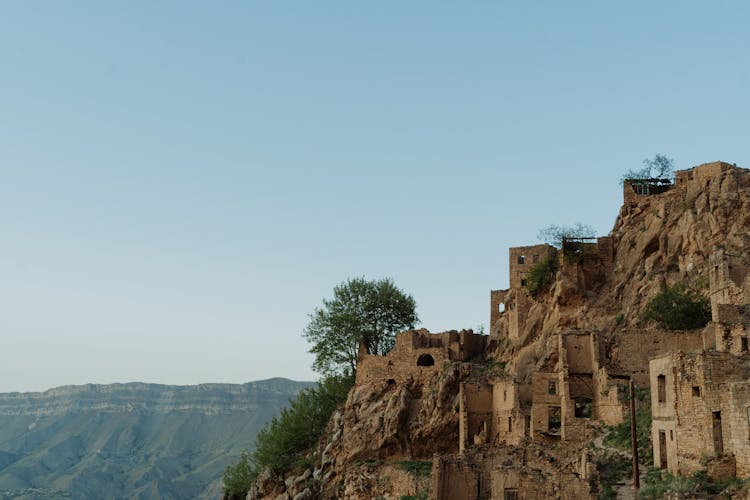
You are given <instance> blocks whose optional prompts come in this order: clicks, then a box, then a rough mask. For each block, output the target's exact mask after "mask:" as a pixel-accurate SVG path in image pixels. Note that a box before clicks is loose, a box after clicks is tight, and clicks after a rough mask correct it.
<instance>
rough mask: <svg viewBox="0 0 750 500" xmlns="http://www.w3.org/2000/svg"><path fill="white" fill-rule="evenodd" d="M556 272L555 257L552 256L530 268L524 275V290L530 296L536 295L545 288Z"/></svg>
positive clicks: (554, 255)
mask: <svg viewBox="0 0 750 500" xmlns="http://www.w3.org/2000/svg"><path fill="white" fill-rule="evenodd" d="M556 272H557V255H556V254H552V255H550V256H549V257H547V258H545V259H542V260H541V261H539V263H537V264H534V265H533V266H531V268H530V269H529V271H528V272H527V273H526V288H527V289H528V290H529V293H530V294H531V295H537V294H538V293H539V292H540V291H542V290H543V289H544V288H545V287H547V286H548V285H549V284H550V283H552V280H553V279H554V277H555V273H556Z"/></svg>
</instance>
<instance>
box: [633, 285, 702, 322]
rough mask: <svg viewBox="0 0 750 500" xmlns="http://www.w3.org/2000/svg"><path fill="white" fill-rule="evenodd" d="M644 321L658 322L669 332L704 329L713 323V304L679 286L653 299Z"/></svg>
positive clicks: (644, 315)
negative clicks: (709, 323) (710, 322)
mask: <svg viewBox="0 0 750 500" xmlns="http://www.w3.org/2000/svg"><path fill="white" fill-rule="evenodd" d="M643 319H646V320H652V321H656V322H657V323H659V324H660V325H661V326H662V327H664V328H667V329H669V330H693V329H696V328H703V327H704V326H706V324H707V323H708V322H709V321H711V302H710V301H709V300H708V299H707V298H706V297H704V296H703V295H701V294H700V293H699V292H696V291H695V290H691V289H689V288H687V287H686V286H685V285H682V284H677V285H675V286H673V287H667V288H665V289H664V290H663V291H661V292H659V294H658V295H656V297H654V298H653V299H651V301H650V302H649V303H648V306H646V310H645V312H644V314H643Z"/></svg>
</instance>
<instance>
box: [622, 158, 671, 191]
mask: <svg viewBox="0 0 750 500" xmlns="http://www.w3.org/2000/svg"><path fill="white" fill-rule="evenodd" d="M673 175H674V160H673V159H672V158H669V157H667V156H665V155H662V154H657V155H655V156H654V157H653V159H651V160H649V159H648V158H646V159H645V160H643V168H641V169H640V170H633V169H631V170H628V171H627V172H625V173H624V174H623V175H622V177H621V178H620V184H622V183H623V182H625V181H628V180H637V179H664V178H670V177H672V176H673Z"/></svg>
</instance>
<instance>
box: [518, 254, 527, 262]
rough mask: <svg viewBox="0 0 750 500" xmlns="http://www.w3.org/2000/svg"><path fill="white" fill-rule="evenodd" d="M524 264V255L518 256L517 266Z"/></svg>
mask: <svg viewBox="0 0 750 500" xmlns="http://www.w3.org/2000/svg"><path fill="white" fill-rule="evenodd" d="M525 262H526V256H524V255H519V256H518V263H519V264H523V263H525Z"/></svg>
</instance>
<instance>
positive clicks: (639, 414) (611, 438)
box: [604, 388, 654, 464]
mask: <svg viewBox="0 0 750 500" xmlns="http://www.w3.org/2000/svg"><path fill="white" fill-rule="evenodd" d="M624 396H625V399H626V400H628V401H629V399H630V398H629V397H628V395H627V393H625V394H624ZM635 399H636V410H635V427H636V429H635V430H636V440H637V442H638V461H639V462H640V463H643V464H650V463H653V461H654V459H653V453H654V451H653V448H652V445H651V391H650V390H649V389H640V388H636V390H635ZM604 444H606V445H607V446H612V447H614V448H619V449H621V450H623V451H627V452H630V450H631V448H632V444H631V437H630V414H629V413H628V415H627V416H626V418H625V420H624V421H623V422H622V423H621V424H618V425H613V426H610V427H609V428H608V433H607V435H606V436H604Z"/></svg>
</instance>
